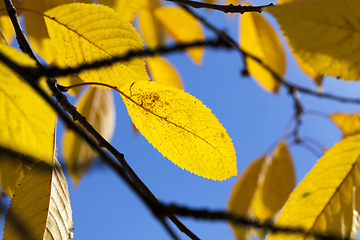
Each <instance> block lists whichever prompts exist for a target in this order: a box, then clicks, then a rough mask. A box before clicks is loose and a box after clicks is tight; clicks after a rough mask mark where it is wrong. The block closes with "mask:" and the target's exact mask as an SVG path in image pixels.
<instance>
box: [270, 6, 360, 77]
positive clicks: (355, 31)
mask: <svg viewBox="0 0 360 240" xmlns="http://www.w3.org/2000/svg"><path fill="white" fill-rule="evenodd" d="M358 8H360V2H359V1H357V0H344V1H338V0H327V1H313V0H303V1H293V2H290V3H286V4H283V5H278V6H274V7H267V8H264V10H267V11H269V12H270V13H271V14H272V15H274V16H275V17H276V18H277V20H278V22H279V24H280V26H281V29H282V30H283V31H284V33H285V35H286V36H287V37H288V39H289V43H290V45H291V46H292V48H293V49H294V51H295V52H296V53H297V54H299V56H300V57H301V58H302V59H303V60H304V62H306V63H308V64H309V65H311V66H312V67H313V68H314V69H315V70H316V71H317V72H318V73H319V74H327V75H329V76H334V77H339V78H342V79H345V80H351V79H353V80H359V79H360V57H359V53H360V52H359V44H358V42H359V39H360V34H359V31H360V24H359V21H358V18H359V17H360V14H359V13H358V12H357V11H356V9H358Z"/></svg>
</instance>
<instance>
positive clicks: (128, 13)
mask: <svg viewBox="0 0 360 240" xmlns="http://www.w3.org/2000/svg"><path fill="white" fill-rule="evenodd" d="M142 1H144V0H98V2H99V3H101V4H104V5H106V6H109V7H111V8H112V9H114V10H115V11H116V12H118V13H120V14H121V16H122V17H123V18H124V19H125V20H127V21H129V22H131V21H132V20H133V19H134V17H135V14H136V13H137V12H138V11H139V10H140V6H141V2H142Z"/></svg>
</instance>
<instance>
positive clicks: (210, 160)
mask: <svg viewBox="0 0 360 240" xmlns="http://www.w3.org/2000/svg"><path fill="white" fill-rule="evenodd" d="M121 97H122V99H123V100H124V103H125V105H126V108H127V110H128V113H129V115H130V117H131V119H132V121H133V123H134V124H135V126H136V128H137V129H139V131H140V133H141V134H142V135H143V136H144V137H145V138H146V139H147V140H148V141H149V142H150V143H151V144H152V145H153V146H154V147H155V148H157V149H158V150H159V152H161V153H162V154H163V155H164V156H165V157H167V158H168V159H169V160H171V161H172V162H173V163H175V164H176V165H178V166H179V167H181V168H182V169H186V170H188V171H190V172H192V173H194V174H196V175H199V176H202V177H205V178H209V179H213V180H225V179H227V178H229V177H231V176H234V175H237V170H236V154H235V149H234V147H233V144H232V142H231V139H230V137H229V136H228V134H227V133H226V130H225V128H224V127H223V126H222V125H221V123H219V121H218V120H217V119H216V117H215V116H214V114H212V113H211V110H210V109H209V108H207V107H206V106H205V105H203V104H202V102H201V101H199V100H197V99H196V98H195V97H193V96H191V95H189V94H188V93H185V92H183V91H182V90H179V89H176V88H173V87H170V86H167V85H164V84H160V83H156V82H145V81H142V82H137V83H134V84H131V85H130V84H129V85H127V86H124V87H123V88H122V89H121Z"/></svg>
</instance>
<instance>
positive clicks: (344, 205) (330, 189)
mask: <svg viewBox="0 0 360 240" xmlns="http://www.w3.org/2000/svg"><path fill="white" fill-rule="evenodd" d="M359 146H360V135H355V136H351V137H348V138H346V139H344V140H342V141H340V142H339V143H337V144H336V145H335V146H334V147H333V148H331V149H330V150H328V151H327V152H326V153H325V155H324V156H323V157H321V158H320V159H319V161H318V162H317V164H316V165H315V166H314V167H313V169H312V170H311V171H310V172H309V173H308V174H307V175H306V176H305V178H304V179H303V180H302V181H301V182H300V184H299V185H298V187H297V188H296V189H295V191H294V192H293V193H292V194H291V196H290V199H289V200H288V201H287V203H286V205H285V206H284V208H283V209H282V211H281V213H280V216H279V218H278V219H277V221H276V223H275V224H276V225H278V226H286V227H301V228H302V229H304V230H305V231H306V232H307V233H310V232H312V231H315V232H317V233H322V234H324V233H326V234H332V235H335V236H341V237H344V238H345V237H349V236H350V234H351V232H352V229H353V227H358V226H354V225H355V224H356V222H355V221H353V217H354V215H353V211H354V210H355V204H354V189H355V188H356V187H359V186H360V164H359V163H360V161H359V156H360V148H359ZM288 238H289V235H288V234H283V233H276V234H275V233H274V234H270V236H269V237H268V239H269V240H272V239H288ZM303 238H304V236H301V234H298V235H292V236H291V239H303Z"/></svg>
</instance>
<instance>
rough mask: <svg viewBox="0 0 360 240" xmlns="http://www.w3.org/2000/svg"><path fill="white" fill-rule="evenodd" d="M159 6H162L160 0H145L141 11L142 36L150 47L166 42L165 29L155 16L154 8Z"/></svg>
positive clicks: (140, 25)
mask: <svg viewBox="0 0 360 240" xmlns="http://www.w3.org/2000/svg"><path fill="white" fill-rule="evenodd" d="M159 6H161V1H160V0H143V4H142V7H141V9H140V12H139V28H140V31H141V36H142V37H143V39H144V41H145V43H146V44H147V45H148V46H149V47H150V48H156V47H158V46H161V45H163V44H164V43H165V35H164V31H163V30H162V28H161V25H160V23H159V22H158V20H157V19H156V18H155V16H154V10H155V9H156V8H157V7H159Z"/></svg>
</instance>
